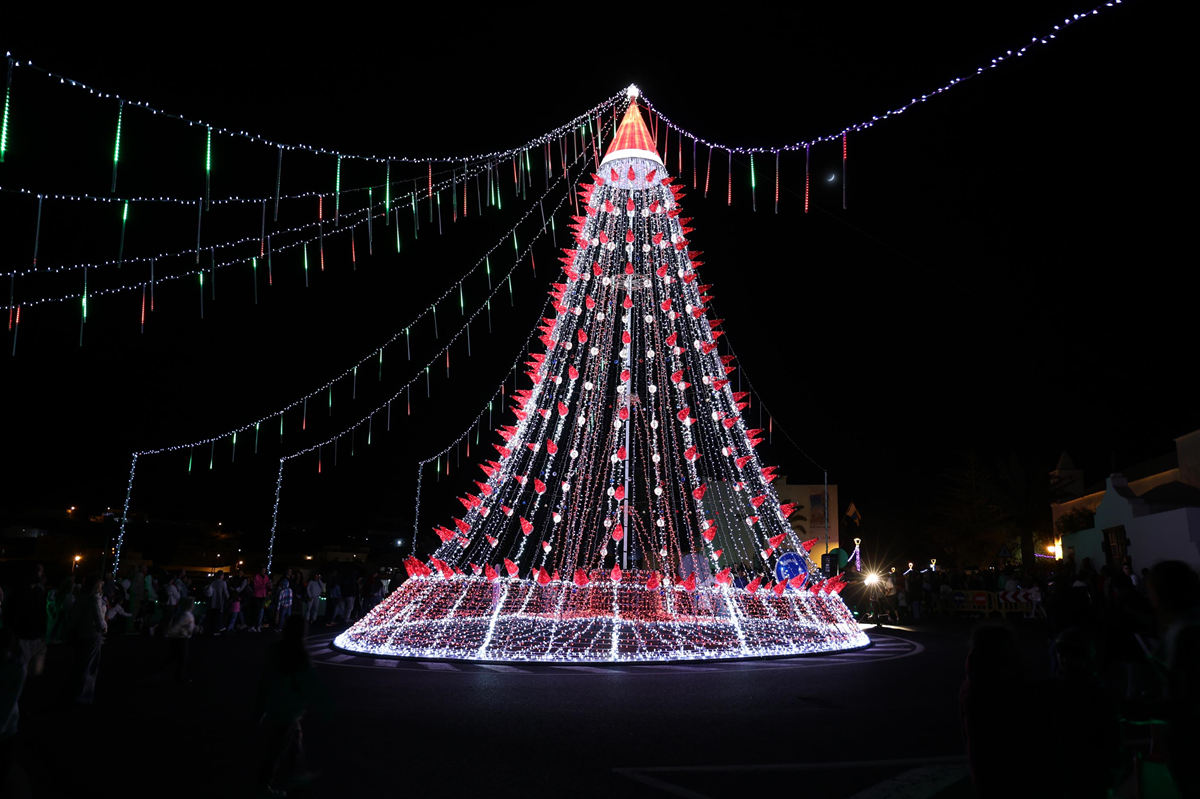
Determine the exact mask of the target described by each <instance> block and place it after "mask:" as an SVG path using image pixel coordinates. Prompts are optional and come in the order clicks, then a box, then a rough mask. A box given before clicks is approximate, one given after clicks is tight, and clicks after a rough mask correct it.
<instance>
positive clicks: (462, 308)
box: [458, 283, 467, 316]
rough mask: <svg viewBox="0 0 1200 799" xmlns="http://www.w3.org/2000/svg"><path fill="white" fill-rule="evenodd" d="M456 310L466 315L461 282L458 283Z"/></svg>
mask: <svg viewBox="0 0 1200 799" xmlns="http://www.w3.org/2000/svg"><path fill="white" fill-rule="evenodd" d="M458 312H459V313H461V314H462V315H463V316H466V314H467V306H466V304H465V303H464V301H463V287H462V283H459V284H458Z"/></svg>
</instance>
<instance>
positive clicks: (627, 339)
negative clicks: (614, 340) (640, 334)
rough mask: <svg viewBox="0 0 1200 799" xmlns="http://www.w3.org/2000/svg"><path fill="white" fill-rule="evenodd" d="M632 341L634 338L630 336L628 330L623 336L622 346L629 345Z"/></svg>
mask: <svg viewBox="0 0 1200 799" xmlns="http://www.w3.org/2000/svg"><path fill="white" fill-rule="evenodd" d="M631 341H633V336H631V335H629V331H628V330H626V331H625V332H624V333H622V334H621V343H622V344H628V343H630V342H631Z"/></svg>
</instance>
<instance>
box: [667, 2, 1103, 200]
mask: <svg viewBox="0 0 1200 799" xmlns="http://www.w3.org/2000/svg"><path fill="white" fill-rule="evenodd" d="M1119 5H1121V0H1108V2H1105V3H1102V4H1100V5H1098V6H1095V7H1093V8H1090V9H1088V10H1087V11H1084V12H1082V13H1079V14H1072V15H1071V16H1070V17H1065V18H1064V19H1063V21H1062V23H1061V24H1058V25H1055V26H1054V29H1053V30H1052V31H1048V32H1046V33H1044V34H1042V35H1041V36H1034V37H1032V38H1031V39H1030V41H1029V43H1028V44H1026V45H1024V46H1022V47H1019V48H1017V49H1015V50H1005V51H1004V52H1003V53H1001V54H1000V55H998V56H996V57H995V58H993V59H991V60H990V61H989V62H987V63H985V64H983V65H981V66H979V67H976V69H975V71H974V72H972V73H969V74H966V75H963V76H960V77H956V78H952V79H951V80H949V81H947V82H946V83H944V84H942V85H941V86H939V87H937V88H936V89H932V90H930V91H928V92H926V93H925V94H922V95H920V96H919V97H913V98H911V99H910V100H909V101H908V102H907V103H904V104H903V105H900V106H897V107H896V108H893V109H892V110H890V111H885V112H884V113H883V114H877V115H872V116H871V118H870V119H865V120H863V121H861V122H856V123H854V124H852V125H847V126H846V127H845V128H843V129H842V130H839V131H838V132H837V133H830V134H827V135H825V136H818V137H816V138H815V139H811V140H809V141H798V142H793V143H792V144H784V145H780V146H774V147H737V146H734V145H728V144H722V143H720V142H715V141H709V140H707V139H705V138H702V137H700V136H697V135H696V134H694V133H691V132H690V131H687V130H684V129H683V128H681V127H680V126H679V125H677V124H675V123H674V122H672V121H671V120H670V119H669V118H668V117H667V116H666V115H664V114H662V113H661V112H660V111H659V110H658V109H657V108H655V107H654V105H653V103H651V102H650V101H649V100H648V99H647V100H645V103H646V106H647V108H649V109H650V110H651V111H653V112H654V114H655V115H656V116H658V117H659V118H660V119H661V120H662V122H663V123H664V124H666V125H667V127H669V128H672V129H674V130H675V131H677V132H678V135H679V136H681V137H687V138H690V139H692V140H693V141H697V142H699V143H701V144H703V145H705V146H707V147H708V148H709V153H710V157H711V153H712V151H713V150H726V151H727V152H729V153H731V154H732V153H739V154H742V155H746V154H750V153H778V152H781V151H789V150H791V151H796V150H803V149H806V148H807V147H809V146H811V145H814V144H820V143H822V142H836V141H838V140H839V139H842V138H843V137H844V136H845V135H846V134H848V133H852V132H855V131H861V130H866V129H867V128H871V127H874V126H875V123H877V122H883V121H885V120H888V119H893V118H895V117H897V116H900V115H901V114H903V113H904V112H905V111H908V110H909V109H911V108H913V107H915V106H917V105H919V104H921V103H924V102H927V101H928V100H931V99H933V98H934V97H937V96H938V95H939V94H944V93H946V92H948V91H950V90H951V89H953V88H954V87H956V86H958V85H959V84H961V83H964V82H966V81H968V80H970V79H971V78H974V77H978V76H979V75H983V74H985V73H986V72H988V71H989V70H992V69H996V68H997V67H999V66H1001V65H1002V64H1004V63H1006V62H1008V61H1011V60H1012V59H1014V58H1020V57H1022V56H1024V55H1025V54H1026V53H1029V52H1030V51H1031V50H1032V49H1033V48H1034V47H1035V46H1036V45H1039V44H1050V43H1051V42H1052V41H1054V40H1055V39H1057V38H1058V35H1057V32H1059V31H1061V30H1063V29H1064V28H1066V27H1069V26H1071V25H1074V24H1075V23H1077V22H1081V21H1082V20H1084V19H1087V18H1088V17H1094V16H1097V15H1099V14H1100V12H1101V11H1102V10H1104V9H1106V8H1116V7H1117V6H1119ZM707 185H708V184H707V180H706V182H705V188H706V190H707Z"/></svg>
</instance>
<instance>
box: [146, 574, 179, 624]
mask: <svg viewBox="0 0 1200 799" xmlns="http://www.w3.org/2000/svg"><path fill="white" fill-rule="evenodd" d="M179 586H180V581H179V580H171V581H169V582H168V583H167V591H166V593H167V605H166V607H164V608H163V612H162V616H161V617H160V618H159V620H158V624H156V625H155V626H154V627H151V628H150V635H154V634H155V632H157V631H158V630H162V632H163V633H164V634H165V633H166V631H167V627H169V626H170V624H171V619H173V618H174V617H175V611H176V610H178V609H179V596H180V595H179Z"/></svg>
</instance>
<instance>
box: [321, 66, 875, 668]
mask: <svg viewBox="0 0 1200 799" xmlns="http://www.w3.org/2000/svg"><path fill="white" fill-rule="evenodd" d="M629 95H630V98H631V100H636V98H637V90H636V88H635V87H631V88H630V90H629ZM673 183H674V178H673V177H672V176H670V175H669V174H668V173H667V170H666V168H665V166H664V164H663V160H662V158H661V157H660V156H659V154H658V152H657V150H656V149H655V145H654V140H653V138H652V136H651V135H650V134H649V133H648V131H647V129H646V126H645V123H644V120H643V119H642V116H641V111H640V110H639V109H638V107H637V105H636V103H631V105H630V108H629V109H628V110H627V112H626V115H625V118H624V120H623V121H622V123H621V126H620V128H619V129H618V132H617V136H616V139H615V141H614V142H613V143H612V145H611V146H610V148H609V150H608V153H607V154H606V155H605V157H604V159H603V161H601V163H600V169H599V170H598V171H597V173H596V174H594V175H593V177H592V182H591V183H582V184H581V186H580V188H581V190H582V191H581V192H580V197H581V199H582V201H583V202H582V203H581V204H582V205H583V206H584V209H583V210H584V211H586V215H584V214H579V213H577V214H576V215H575V216H574V218H573V219H574V223H573V224H572V226H571V227H572V229H573V230H574V236H573V238H574V241H573V242H572V246H571V247H569V248H566V249H565V253H566V254H565V256H564V257H563V258H562V259H560V260H561V261H562V262H563V264H564V265H565V268H564V270H563V271H564V273H565V277H564V278H561V280H562V282H559V283H554V284H553V285H552V290H551V292H550V295H551V298H552V300H553V302H552V306H553V309H554V311H555V315H554V316H551V317H546V318H544V319H543V321H542V323H541V324H540V325H539V330H541V331H542V335H541V336H540V337H539V340H540V341H541V343H542V345H543V346H544V350H542V351H534V352H530V354H529V357H528V360H527V361H526V364H527V365H528V367H529V370H528V371H527V372H526V374H527V375H528V377H529V379H530V383H531V386H530V387H529V388H524V389H518V388H515V387H514V390H513V393H512V400H513V403H514V407H513V408H512V409H511V412H512V413H513V414H514V416H515V420H514V423H513V424H502V425H500V427H499V429H498V430H497V433H498V435H499V437H500V439H501V441H502V443H493V444H492V446H493V448H494V449H495V450H496V455H495V456H494V459H489V460H486V461H484V462H483V463H481V464H480V468H481V470H482V471H483V473H484V476H485V477H486V482H483V481H477V482H476V485H477V486H478V490H477V491H476V490H474V489H473V490H472V491H471V492H470V493H468V494H467V496H466V497H462V498H460V501H461V502H462V504H463V506H464V508H465V509H466V512H465V513H463V514H461V517H456V518H454V519H453V520H452V523H448V524H446V525H440V526H438V527H437V528H436V529H435V531H434V532H435V533H436V534H437V536H438V539H439V541H440V542H441V543H440V545H439V546H437V548H436V550H435V551H434V552H433V554H432V555H431V556H429V557H428V558H427V559H426V560H425V561H422V560H420V559H418V558H416V557H415V556H410V557H409V559H408V560H407V561H406V568H407V570H408V573H409V578H410V579H409V580H408V581H407V582H406V583H404V585H402V586H401V587H400V589H399V590H398V591H397V592H395V593H393V594H392V595H391V596H390V597H389V598H388V600H385V602H384V603H383V604H381V605H380V606H378V607H377V608H376V609H375V610H373V611H372V612H371V613H370V614H368V615H367V617H365V618H364V619H362V620H360V621H359V622H357V623H356V624H355V625H353V626H352V627H351V628H350V629H349V630H347V631H346V632H345V633H343V634H342V635H340V636H339V637H338V638H337V639H336V641H335V645H336V646H338V647H340V648H343V649H345V650H347V651H351V652H357V653H363V654H371V655H391V656H421V657H449V658H463V659H484V660H534V661H543V662H571V661H624V660H680V659H697V658H704V659H710V658H736V657H751V656H763V655H784V654H798V653H805V652H820V651H837V650H844V649H850V648H855V647H858V646H864V645H866V644H867V643H868V642H867V639H866V636H865V635H864V634H863V633H862V631H861V630H860V629H859V628H858V626H857V624H855V622H854V620H853V616H852V615H851V614H850V613H849V611H848V609H847V608H846V606H845V604H844V603H842V602H841V599H840V597H839V596H838V595H837V594H838V592H839V591H840V590H841V584H840V583H839V582H838V581H836V580H834V581H820V582H818V583H814V585H813V586H812V588H811V590H810V589H809V587H807V586H806V581H807V580H808V574H809V573H810V572H815V569H813V568H812V564H811V562H809V560H808V557H807V553H808V550H809V548H811V546H812V544H813V543H814V542H811V541H810V542H803V543H802V542H800V541H799V539H798V537H797V535H796V533H795V531H794V530H793V529H792V527H791V525H790V524H789V523H788V521H787V519H788V517H789V515H790V514H791V513H792V512H793V511H794V510H795V506H794V505H790V504H780V502H779V499H778V497H777V496H776V495H775V492H774V489H773V487H772V481H773V479H774V469H773V467H764V466H762V464H761V462H760V461H759V459H758V457H757V455H756V453H755V449H754V448H755V446H757V445H758V444H759V443H761V442H762V441H763V438H762V437H761V435H760V434H761V433H762V432H763V431H762V430H760V429H749V428H748V422H747V421H746V419H745V418H744V417H743V415H742V410H743V409H744V408H745V407H746V404H745V403H744V402H743V399H744V395H743V394H741V393H739V392H734V391H733V390H732V388H731V387H730V379H729V377H728V375H729V374H730V373H731V372H732V371H733V370H734V369H735V367H732V366H730V365H729V363H730V362H729V360H726V359H725V358H724V357H722V356H721V355H720V354H719V351H718V339H719V338H720V337H721V336H723V335H724V331H723V330H721V329H720V326H721V324H722V321H723V320H721V319H713V318H711V316H710V314H709V312H708V309H707V305H708V303H710V302H711V299H712V297H711V295H710V294H709V290H710V288H711V287H710V286H708V285H704V284H701V283H699V273H698V268H699V267H700V266H701V265H702V262H701V261H700V260H699V257H700V255H701V253H700V252H699V251H695V250H692V249H691V248H690V242H689V239H688V236H689V234H690V233H691V232H692V230H693V228H691V227H690V226H689V225H690V223H691V219H690V218H687V217H682V216H681V213H682V208H681V206H680V204H679V200H680V198H681V197H682V194H683V192H682V187H681V186H678V185H672V184H673ZM442 456H445V457H446V461H447V468H448V465H449V450H448V449H447V450H444V451H443V452H442V453H440V454H439V455H438V456H437V461H436V463H437V467H438V473H439V474H440V473H441V458H442ZM783 551H794V552H796V553H797V554H798V555H799V556H800V558H801V560H802V562H804V563H806V564H807V566H806V568H805V569H804V573H803V574H802V575H798V576H797V577H796V578H794V579H793V580H788V581H783V582H781V583H779V584H776V585H773V586H771V587H770V589H769V590H765V589H764V588H763V578H762V577H758V578H756V579H755V580H754V581H753V582H752V583H751V584H750V585H747V587H746V588H744V589H742V588H734V587H733V585H732V582H733V581H732V577H731V571H732V568H733V565H734V564H735V563H754V564H760V565H761V567H762V570H763V571H764V572H766V573H773V568H772V566H773V564H774V562H775V559H776V558H777V557H778V555H779V554H782V552H783ZM709 564H713V566H712V569H720V570H719V571H717V572H716V573H715V574H713V572H712V571H711V570H710V567H709ZM721 566H724V568H720V567H721ZM466 569H469V570H470V573H468V572H467V571H466Z"/></svg>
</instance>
